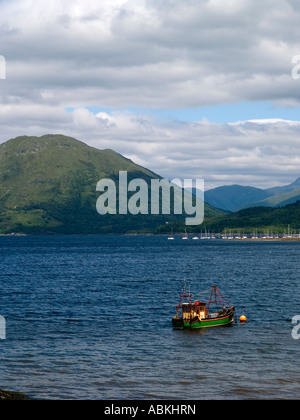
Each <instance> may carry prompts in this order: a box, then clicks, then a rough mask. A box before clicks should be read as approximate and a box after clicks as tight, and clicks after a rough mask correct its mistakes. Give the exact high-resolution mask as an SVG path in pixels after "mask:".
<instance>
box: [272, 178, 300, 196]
mask: <svg viewBox="0 0 300 420" xmlns="http://www.w3.org/2000/svg"><path fill="white" fill-rule="evenodd" d="M299 189H300V178H298V179H296V181H295V182H293V183H292V184H289V185H285V186H283V187H273V188H268V189H267V190H265V191H268V192H270V193H271V194H272V195H279V194H285V193H288V192H291V191H295V190H299Z"/></svg>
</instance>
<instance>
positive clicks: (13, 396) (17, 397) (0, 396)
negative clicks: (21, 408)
mask: <svg viewBox="0 0 300 420" xmlns="http://www.w3.org/2000/svg"><path fill="white" fill-rule="evenodd" d="M25 400H29V398H28V397H26V395H25V394H23V393H22V392H13V391H3V390H2V389H0V401H25Z"/></svg>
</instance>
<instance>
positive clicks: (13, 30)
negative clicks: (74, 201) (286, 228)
mask: <svg viewBox="0 0 300 420" xmlns="http://www.w3.org/2000/svg"><path fill="white" fill-rule="evenodd" d="M299 18H300V3H299V2H298V1H296V0H278V1H276V2H274V1H273V0H272V1H271V0H265V1H264V2H261V1H258V0H199V1H194V0H185V1H182V0H164V1H160V2H159V1H157V0H101V2H99V0H86V1H82V0H64V1H61V0H51V2H45V1H42V0H9V1H8V0H4V1H2V2H0V38H1V48H2V50H0V54H1V55H3V56H5V58H6V62H7V79H6V80H5V81H1V84H0V124H1V141H5V140H7V139H8V138H10V137H15V136H17V135H23V134H28V135H30V134H32V135H43V134H45V133H48V132H49V133H63V134H67V135H72V136H74V137H76V138H78V139H80V140H82V141H86V142H87V143H89V144H91V145H93V146H96V147H99V148H107V147H109V148H112V149H115V150H116V151H118V152H120V153H122V154H124V155H126V156H128V157H132V158H133V159H134V160H135V161H137V162H138V163H141V164H143V165H144V166H147V167H149V168H150V169H152V170H154V171H156V172H158V173H159V174H161V175H162V176H166V177H169V178H172V177H174V176H181V177H182V178H187V177H192V178H195V177H204V178H205V179H206V180H207V183H208V185H209V186H214V185H220V184H222V183H227V184H230V183H240V184H245V183H246V184H250V185H257V186H259V185H262V186H273V185H276V184H278V183H280V182H282V183H284V182H285V181H287V182H290V181H292V180H293V179H294V178H296V177H298V176H299V173H298V172H297V171H298V168H299V155H300V153H299V146H298V144H299V133H300V131H299V126H298V124H291V123H286V122H285V121H272V122H270V121H248V122H243V123H240V124H213V123H209V122H208V121H201V122H198V123H187V122H186V123H185V122H181V121H178V120H163V119H158V118H154V117H151V116H149V115H135V114H134V113H130V112H126V111H119V112H114V113H109V112H107V113H105V112H100V113H99V114H97V115H94V114H93V113H91V112H90V111H88V110H87V109H86V107H88V106H96V107H100V108H102V109H108V108H118V109H121V108H128V107H135V108H137V107H146V108H158V109H163V108H173V109H176V108H177V109H181V108H192V107H200V106H205V105H220V104H234V103H238V102H247V101H249V102H251V101H253V102H259V101H270V102H272V103H273V104H285V105H286V106H297V105H298V106H299V104H300V89H299V86H300V84H299V81H295V80H293V78H292V77H291V70H292V64H291V59H292V57H293V56H294V55H297V54H298V55H299V54H300V26H299V23H298V22H299ZM2 82H3V83H2ZM67 108H75V110H74V111H73V112H66V111H65V109H67Z"/></svg>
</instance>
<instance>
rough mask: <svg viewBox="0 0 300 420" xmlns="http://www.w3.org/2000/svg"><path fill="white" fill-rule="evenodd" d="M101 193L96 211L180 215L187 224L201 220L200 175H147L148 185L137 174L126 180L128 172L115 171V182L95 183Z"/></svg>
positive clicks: (202, 194) (102, 212)
mask: <svg viewBox="0 0 300 420" xmlns="http://www.w3.org/2000/svg"><path fill="white" fill-rule="evenodd" d="M96 190H97V191H98V192H101V193H102V194H101V195H100V197H99V198H98V200H97V204H96V208H97V212H98V213H99V214H100V215H106V214H119V215H127V214H128V213H130V214H132V215H138V214H142V215H149V214H151V215H159V214H162V215H170V214H172V212H173V214H175V215H182V214H183V213H184V214H186V215H188V216H193V217H186V218H185V223H186V225H187V226H195V225H201V224H202V222H203V220H204V180H203V179H196V180H192V179H185V180H183V181H182V180H180V179H178V178H177V179H173V180H172V181H168V180H167V179H151V182H150V185H149V184H148V183H147V181H146V180H144V179H141V178H136V179H132V180H131V181H130V182H128V173H127V172H126V171H120V172H119V180H118V182H117V183H116V182H115V181H114V180H112V179H101V180H100V181H99V182H98V184H97V187H96Z"/></svg>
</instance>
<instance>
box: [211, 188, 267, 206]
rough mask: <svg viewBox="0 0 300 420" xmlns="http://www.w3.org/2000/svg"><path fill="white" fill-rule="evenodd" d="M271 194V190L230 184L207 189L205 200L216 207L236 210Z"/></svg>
mask: <svg viewBox="0 0 300 420" xmlns="http://www.w3.org/2000/svg"><path fill="white" fill-rule="evenodd" d="M270 196H272V193H271V192H268V191H266V190H262V189H260V188H255V187H244V186H241V185H229V186H223V187H217V188H214V189H212V190H209V191H206V192H205V201H206V203H209V204H210V205H212V206H214V207H216V208H220V209H223V210H227V211H228V210H229V211H231V212H235V211H238V210H239V209H241V208H244V207H247V206H248V205H249V203H254V202H257V201H261V200H264V199H266V198H268V197H270Z"/></svg>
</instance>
